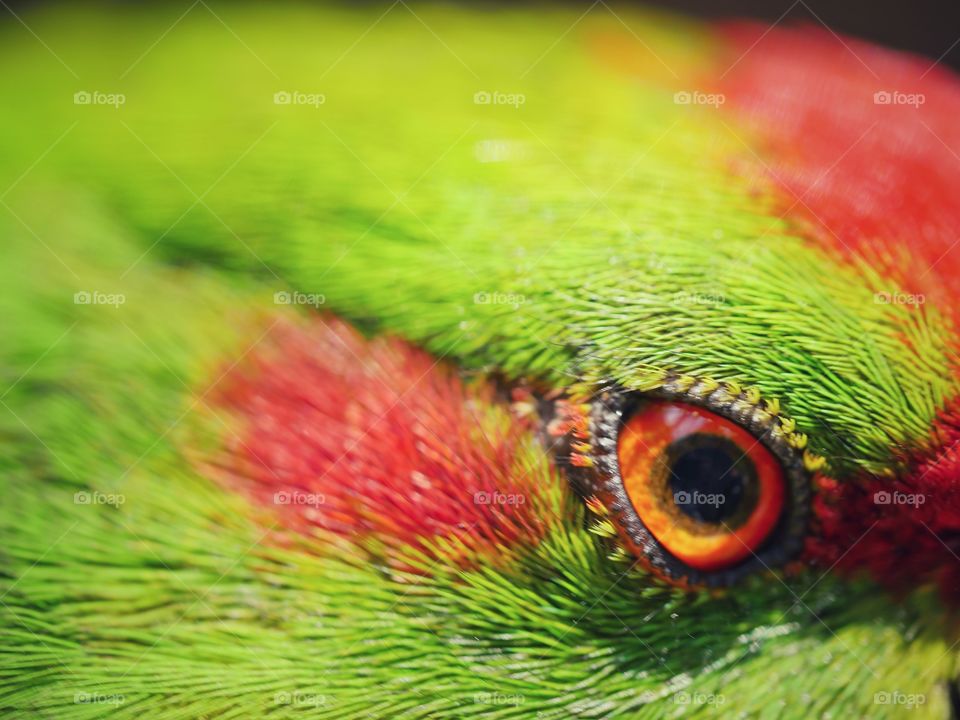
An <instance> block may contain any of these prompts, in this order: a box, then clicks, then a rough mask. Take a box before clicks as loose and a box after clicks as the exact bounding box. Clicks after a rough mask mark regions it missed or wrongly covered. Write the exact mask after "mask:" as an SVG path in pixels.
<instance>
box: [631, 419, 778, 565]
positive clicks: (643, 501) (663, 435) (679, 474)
mask: <svg viewBox="0 0 960 720" xmlns="http://www.w3.org/2000/svg"><path fill="white" fill-rule="evenodd" d="M617 454H618V456H619V461H620V472H621V475H622V478H623V484H624V488H625V490H626V493H627V496H628V497H629V498H630V501H631V502H632V503H633V507H634V509H635V510H636V511H637V514H638V515H639V516H640V519H641V520H642V521H643V524H644V525H645V526H646V528H647V530H649V531H650V533H651V534H652V535H653V536H654V537H655V538H656V539H657V540H658V541H659V542H660V544H661V545H662V546H663V547H664V549H665V550H667V551H668V552H669V553H671V554H672V555H674V556H675V557H676V558H678V559H679V560H681V561H683V562H684V563H686V564H687V565H689V566H690V567H692V568H696V569H698V570H705V571H709V570H719V569H723V568H727V567H731V566H733V565H736V564H737V563H739V562H741V561H742V560H744V559H746V558H747V557H749V556H750V554H751V553H754V552H756V551H757V550H758V549H759V548H760V546H761V545H762V544H763V541H764V540H765V539H766V538H767V537H768V536H769V535H770V532H771V531H772V530H773V529H774V527H776V525H777V522H778V520H779V519H780V516H781V514H782V511H783V507H784V503H785V496H786V488H785V482H784V475H783V470H782V469H781V466H780V463H779V462H778V461H777V459H776V458H775V457H774V456H773V454H772V453H771V452H770V451H769V450H767V448H766V447H764V446H763V444H762V443H761V442H760V441H759V440H758V439H757V438H756V437H754V436H753V435H752V434H750V433H749V432H747V431H746V430H744V429H743V428H741V427H740V426H738V425H736V424H735V423H733V422H731V421H730V420H727V419H725V418H722V417H720V416H718V415H716V414H714V413H712V412H710V411H709V410H704V409H702V408H699V407H697V406H695V405H689V404H686V403H678V402H667V401H652V402H647V403H644V404H643V405H641V406H640V407H639V408H638V409H637V410H636V411H635V412H634V413H633V414H632V415H631V416H630V417H629V418H628V419H627V421H626V423H625V425H624V427H623V428H622V429H621V431H620V435H619V439H618V445H617Z"/></svg>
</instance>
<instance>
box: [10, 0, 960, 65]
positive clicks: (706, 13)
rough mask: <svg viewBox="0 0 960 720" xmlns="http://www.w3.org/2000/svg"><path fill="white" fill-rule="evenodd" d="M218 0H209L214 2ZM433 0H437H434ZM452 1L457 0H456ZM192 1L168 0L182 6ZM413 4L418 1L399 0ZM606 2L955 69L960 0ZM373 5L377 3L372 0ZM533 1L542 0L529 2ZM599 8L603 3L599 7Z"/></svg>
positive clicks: (15, 1) (18, 3)
mask: <svg viewBox="0 0 960 720" xmlns="http://www.w3.org/2000/svg"><path fill="white" fill-rule="evenodd" d="M221 1H222V0H211V2H213V4H216V3H218V2H221ZM433 1H434V2H436V0H433ZM455 1H456V0H455ZM192 2H193V0H183V1H182V2H176V3H173V2H170V3H166V4H168V5H182V6H183V8H184V9H186V8H187V7H189V6H190V5H191V4H192ZM404 2H409V3H410V4H413V5H415V4H417V2H418V0H404ZM459 2H460V3H462V4H482V5H485V6H487V7H490V6H497V5H515V4H516V3H514V2H508V1H507V0H498V1H495V2H490V0H486V1H485V2H480V3H469V2H466V0H459ZM604 2H607V3H608V4H609V5H610V6H611V7H613V8H614V9H616V8H617V7H623V6H627V5H637V4H643V5H650V6H653V7H661V8H664V9H668V10H673V11H676V12H680V13H683V14H686V15H692V16H695V17H700V18H704V19H711V18H738V17H748V18H756V19H759V20H765V21H768V22H770V23H773V22H776V21H777V20H778V19H780V18H781V17H782V18H783V21H785V22H798V21H809V22H814V23H816V22H818V19H819V21H822V22H823V23H824V24H826V25H827V26H828V27H830V28H831V29H833V30H834V31H836V32H838V33H846V34H848V35H855V36H858V37H861V38H864V39H867V40H872V41H874V42H877V43H880V44H881V45H886V46H888V47H893V48H899V49H902V50H909V51H911V52H916V53H920V54H922V55H926V56H928V57H929V58H930V59H931V60H936V59H938V58H941V57H942V58H943V60H942V62H943V63H944V64H946V65H950V66H951V67H953V68H956V69H960V0H833V1H831V0H648V1H647V2H644V3H635V2H626V1H625V0H604ZM41 4H51V3H49V2H45V1H44V0H41V1H40V2H36V0H35V1H34V2H30V1H29V0H28V1H24V0H0V23H2V22H8V21H12V22H16V20H15V19H14V17H13V15H12V14H11V13H10V10H13V11H14V12H17V13H20V12H21V11H26V10H29V8H30V6H33V5H41ZM341 4H344V5H371V4H374V3H371V2H369V1H367V0H361V2H347V0H341ZM376 4H382V3H381V2H377V3H376ZM530 4H531V5H534V6H536V5H537V4H541V3H530ZM562 4H565V5H570V6H582V7H585V8H586V7H589V6H590V4H591V2H590V0H587V1H586V2H571V1H568V2H565V3H562ZM600 9H601V10H602V8H600Z"/></svg>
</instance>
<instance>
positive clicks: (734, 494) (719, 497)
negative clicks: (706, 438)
mask: <svg viewBox="0 0 960 720" xmlns="http://www.w3.org/2000/svg"><path fill="white" fill-rule="evenodd" d="M731 450H734V448H729V449H728V448H724V447H716V446H713V447H711V446H706V447H692V448H689V449H686V450H683V451H681V452H680V453H679V454H678V455H677V456H676V457H675V459H674V460H673V464H672V465H671V467H670V470H671V474H670V490H671V492H672V493H673V500H674V503H676V505H677V507H678V508H679V509H680V510H681V511H682V512H684V513H685V514H687V515H689V516H690V517H692V518H693V519H694V520H697V521H699V522H705V523H720V522H723V521H724V520H726V519H727V518H729V517H731V516H732V515H734V514H735V513H736V512H737V510H738V509H739V507H740V502H741V500H742V499H743V496H744V490H745V488H746V484H747V481H748V478H747V475H746V473H745V472H744V471H743V468H742V467H738V465H740V463H738V460H740V457H739V455H737V456H734V455H732V454H731ZM741 454H742V453H741Z"/></svg>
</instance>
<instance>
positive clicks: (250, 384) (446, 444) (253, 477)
mask: <svg viewBox="0 0 960 720" xmlns="http://www.w3.org/2000/svg"><path fill="white" fill-rule="evenodd" d="M216 404H217V405H219V406H220V407H222V408H225V409H227V410H228V411H229V413H230V414H231V415H233V416H235V417H236V418H238V419H239V423H240V432H239V433H238V434H228V435H227V436H226V437H225V438H224V440H223V443H224V445H223V449H222V451H221V452H220V453H219V454H218V456H217V458H215V459H214V461H213V462H212V463H210V464H213V465H215V466H216V467H217V468H218V475H220V476H221V477H223V478H224V479H225V480H226V481H227V482H228V483H229V484H230V485H231V486H232V487H234V488H236V489H239V490H240V491H242V492H244V493H245V494H247V495H248V496H250V497H251V498H253V499H254V500H256V501H257V502H258V503H259V504H262V505H266V506H270V507H271V508H274V509H275V511H276V512H277V513H278V514H279V517H280V521H281V524H282V525H283V526H285V527H287V528H291V529H295V530H298V531H301V532H304V533H310V532H312V531H313V530H315V529H320V530H323V531H328V532H331V533H334V534H336V535H339V536H342V537H346V538H350V539H352V540H354V541H356V542H359V543H362V544H364V545H365V546H366V547H368V548H377V549H378V551H383V550H385V551H386V552H387V554H388V555H389V556H390V558H391V559H396V558H397V557H398V555H399V554H400V553H403V552H405V551H407V550H410V549H414V550H418V551H424V552H426V554H427V556H428V557H437V556H438V555H442V556H443V557H445V558H452V559H453V560H455V561H462V562H467V561H469V558H470V557H472V556H473V554H475V553H477V552H482V553H485V554H487V555H494V556H495V555H497V554H498V553H499V554H504V553H506V554H508V555H509V548H511V547H512V546H514V545H515V544H517V543H522V544H529V543H535V542H536V541H537V540H538V539H539V538H540V537H541V536H542V535H543V533H544V531H545V523H548V522H549V518H550V516H551V512H550V511H549V509H545V508H544V507H543V505H542V503H541V498H542V497H543V496H544V494H545V493H546V492H549V491H550V488H551V486H553V487H554V488H555V487H556V484H557V483H559V480H557V479H556V478H555V477H554V476H553V475H551V474H550V472H549V470H548V469H547V467H548V462H547V458H546V456H545V454H544V453H543V451H542V449H541V448H540V447H539V446H538V445H537V444H536V441H535V439H534V437H533V434H532V433H531V432H530V428H529V427H528V426H527V425H526V423H525V422H523V421H521V420H520V419H518V418H515V417H513V416H512V415H511V414H510V412H509V410H508V409H507V407H506V406H505V405H504V404H502V403H496V402H494V393H493V390H492V389H491V388H490V387H489V386H487V385H484V384H481V383H477V384H471V385H465V384H464V383H462V382H461V380H460V379H459V378H458V376H457V375H456V374H455V372H454V371H453V370H452V369H451V368H449V367H448V366H447V365H445V364H443V363H441V362H440V361H438V360H436V359H435V358H433V357H432V356H430V355H428V354H427V353H425V352H422V351H419V350H417V349H415V348H412V347H411V346H409V345H407V344H405V343H403V342H401V341H399V340H396V339H387V338H378V339H374V340H366V339H364V338H363V337H362V336H361V335H360V334H359V333H357V332H356V331H354V330H353V329H351V328H350V327H348V326H347V325H345V324H344V323H342V322H339V321H337V320H334V319H331V318H328V317H323V318H321V317H313V318H311V319H309V320H304V321H299V322H298V321H294V320H289V319H284V320H282V321H281V322H279V323H278V324H277V325H276V326H275V327H274V328H273V330H272V331H271V332H270V333H269V334H268V336H267V338H266V339H265V340H264V341H263V342H261V343H260V344H259V345H258V347H257V348H256V349H255V350H254V351H253V352H252V353H251V357H250V358H249V360H248V361H245V362H244V363H243V365H242V366H240V367H238V368H235V369H234V370H232V371H231V372H229V373H228V374H227V376H226V377H225V378H224V380H223V381H221V383H220V385H219V388H218V390H217V397H216ZM553 514H554V515H555V514H556V510H554V511H553ZM441 548H442V549H441Z"/></svg>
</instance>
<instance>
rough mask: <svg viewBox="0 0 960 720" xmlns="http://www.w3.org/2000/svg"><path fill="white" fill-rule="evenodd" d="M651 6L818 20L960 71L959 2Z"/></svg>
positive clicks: (733, 1) (756, 1) (807, 0)
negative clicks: (937, 61) (937, 60)
mask: <svg viewBox="0 0 960 720" xmlns="http://www.w3.org/2000/svg"><path fill="white" fill-rule="evenodd" d="M647 4H649V5H653V6H655V7H663V8H667V9H670V10H675V11H678V12H682V13H684V14H687V15H695V16H697V17H703V18H735V17H752V18H759V19H761V20H767V21H769V22H771V23H772V22H775V21H776V20H777V19H778V18H780V17H781V16H782V15H784V13H786V16H785V17H784V22H787V21H789V22H800V21H810V22H814V23H816V22H817V18H819V19H820V20H821V21H823V23H825V24H826V25H827V26H828V27H830V28H831V29H832V30H834V31H835V32H838V33H846V34H848V35H856V36H858V37H861V38H865V39H867V40H872V41H874V42H876V43H880V44H881V45H886V46H888V47H893V48H900V49H902V50H909V51H911V52H916V53H920V54H922V55H926V56H928V57H930V58H931V59H932V60H936V59H937V58H940V57H941V56H943V63H945V64H947V65H950V66H951V67H953V68H957V69H960V0H835V1H834V2H830V0H726V1H724V0H712V1H711V0H659V2H657V1H654V2H649V3H647Z"/></svg>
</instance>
